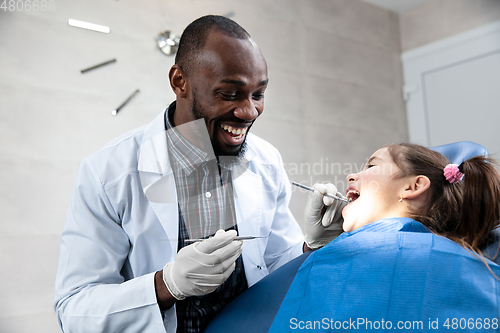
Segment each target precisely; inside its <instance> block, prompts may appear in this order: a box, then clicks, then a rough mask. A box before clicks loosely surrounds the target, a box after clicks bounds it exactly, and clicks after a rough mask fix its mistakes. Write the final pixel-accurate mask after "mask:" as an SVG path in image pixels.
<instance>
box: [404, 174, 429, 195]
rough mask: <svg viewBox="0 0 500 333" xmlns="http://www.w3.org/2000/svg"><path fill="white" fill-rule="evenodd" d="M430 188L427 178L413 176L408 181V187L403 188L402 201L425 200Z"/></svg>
mask: <svg viewBox="0 0 500 333" xmlns="http://www.w3.org/2000/svg"><path fill="white" fill-rule="evenodd" d="M430 187H431V181H430V180H429V178H427V176H422V175H420V176H415V177H412V178H411V179H410V182H409V184H408V186H407V187H406V188H405V192H404V194H403V198H404V199H408V200H415V199H420V198H422V199H424V200H425V199H426V197H427V193H428V191H427V190H428V189H429V188H430Z"/></svg>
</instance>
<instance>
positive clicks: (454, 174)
mask: <svg viewBox="0 0 500 333" xmlns="http://www.w3.org/2000/svg"><path fill="white" fill-rule="evenodd" d="M444 176H445V177H446V180H447V181H449V182H450V184H454V183H456V182H459V181H460V180H462V178H463V177H464V174H463V173H461V172H460V170H458V165H457V164H448V165H447V166H445V167H444Z"/></svg>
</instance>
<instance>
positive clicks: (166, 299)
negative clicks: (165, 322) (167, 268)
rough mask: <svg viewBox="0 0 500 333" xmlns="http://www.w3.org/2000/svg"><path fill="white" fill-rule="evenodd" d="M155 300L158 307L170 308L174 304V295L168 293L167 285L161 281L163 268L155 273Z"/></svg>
mask: <svg viewBox="0 0 500 333" xmlns="http://www.w3.org/2000/svg"><path fill="white" fill-rule="evenodd" d="M155 290H156V301H157V302H158V305H159V306H160V309H162V310H166V309H170V308H171V307H172V306H173V305H174V304H175V301H176V299H175V297H174V296H172V294H170V292H169V291H168V288H167V286H166V285H165V283H164V282H163V270H161V271H158V272H156V273H155Z"/></svg>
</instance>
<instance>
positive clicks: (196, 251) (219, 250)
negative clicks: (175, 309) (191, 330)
mask: <svg viewBox="0 0 500 333" xmlns="http://www.w3.org/2000/svg"><path fill="white" fill-rule="evenodd" d="M234 237H236V231H235V230H229V231H224V230H219V231H217V233H216V234H215V236H214V237H212V238H208V239H206V240H204V241H202V242H197V243H194V244H191V245H188V246H186V247H183V248H182V249H181V250H180V251H179V253H177V257H176V258H175V261H174V262H169V263H168V264H167V265H166V266H165V268H163V281H164V282H165V285H166V286H167V288H168V291H170V293H171V294H172V296H174V297H175V298H176V299H178V300H182V299H184V298H186V297H189V296H202V295H206V294H208V293H211V292H212V291H214V290H215V289H217V287H218V286H220V285H221V284H222V283H223V282H224V281H226V279H227V278H228V277H229V275H231V273H232V272H233V271H234V268H235V265H236V264H235V261H236V259H238V257H239V256H240V254H241V251H242V245H243V242H242V241H241V240H240V241H233V239H234Z"/></svg>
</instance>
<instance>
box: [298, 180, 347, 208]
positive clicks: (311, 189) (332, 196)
mask: <svg viewBox="0 0 500 333" xmlns="http://www.w3.org/2000/svg"><path fill="white" fill-rule="evenodd" d="M292 185H295V186H297V187H300V188H303V189H304V190H308V191H311V192H314V191H316V190H315V189H314V188H312V187H309V186H306V185H302V184H300V183H297V182H292ZM323 195H324V196H325V197H328V198H332V199H335V200H340V201H344V202H347V203H350V202H351V201H352V200H351V199H344V198H342V197H337V196H334V195H333V194H330V193H326V194H323Z"/></svg>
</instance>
